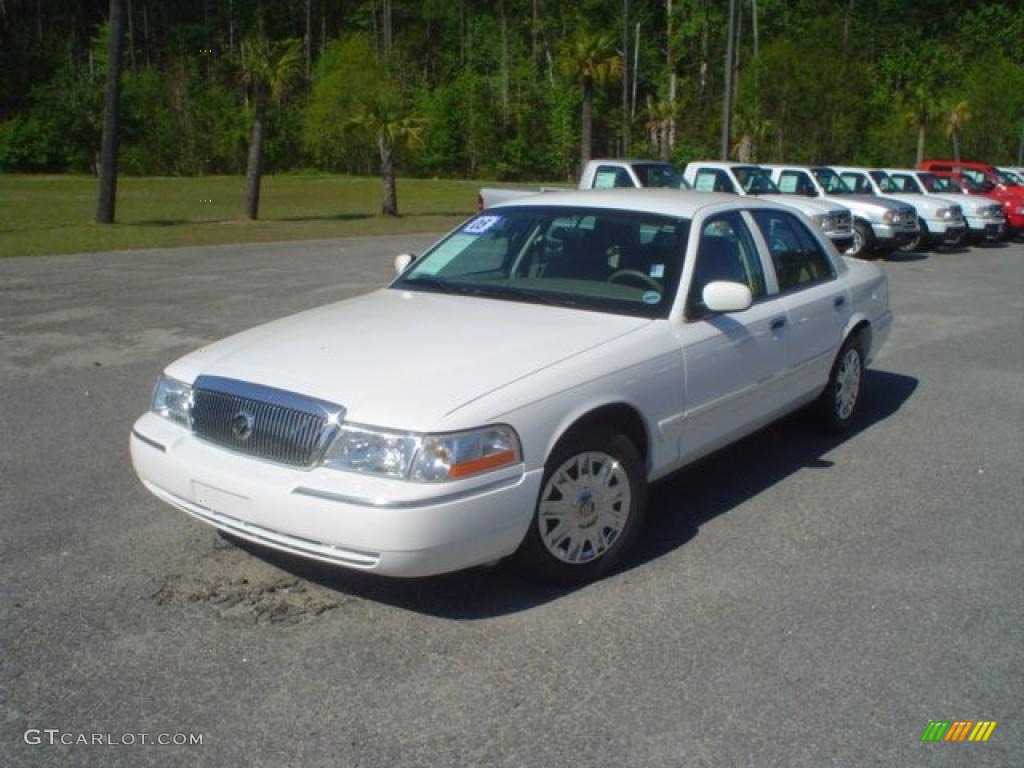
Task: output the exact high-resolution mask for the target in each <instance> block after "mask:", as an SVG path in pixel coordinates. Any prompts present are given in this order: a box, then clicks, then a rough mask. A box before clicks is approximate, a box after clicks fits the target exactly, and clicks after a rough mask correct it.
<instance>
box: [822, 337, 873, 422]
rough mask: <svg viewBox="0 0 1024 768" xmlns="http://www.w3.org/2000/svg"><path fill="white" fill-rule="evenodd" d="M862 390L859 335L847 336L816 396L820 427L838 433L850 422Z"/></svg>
mask: <svg viewBox="0 0 1024 768" xmlns="http://www.w3.org/2000/svg"><path fill="white" fill-rule="evenodd" d="M863 390H864V347H863V345H862V343H861V340H860V337H859V336H856V335H855V336H851V337H850V338H849V339H847V340H846V341H845V342H844V343H843V346H842V347H841V348H840V349H839V354H838V355H837V356H836V361H835V363H833V364H832V371H831V373H830V374H829V377H828V385H827V386H826V387H825V391H824V392H822V393H821V395H820V396H819V397H818V402H817V411H818V414H819V416H820V417H821V423H822V426H824V427H825V428H826V429H827V430H828V431H830V432H842V431H843V430H845V429H846V428H847V427H849V426H850V424H851V423H853V419H854V417H855V416H856V415H857V409H858V406H859V405H860V400H861V394H862V392H863Z"/></svg>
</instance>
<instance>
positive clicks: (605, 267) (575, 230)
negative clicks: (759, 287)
mask: <svg viewBox="0 0 1024 768" xmlns="http://www.w3.org/2000/svg"><path fill="white" fill-rule="evenodd" d="M689 228H690V222H689V220H687V219H680V218H676V217H670V216H661V215H657V214H652V213H637V212H633V211H616V210H608V209H603V208H561V207H557V206H550V207H544V206H522V207H520V206H516V207H515V208H498V209H492V210H490V211H487V212H485V213H483V214H480V215H478V216H476V217H474V218H472V219H470V220H469V221H468V222H466V223H465V224H463V225H462V226H461V227H459V228H458V229H457V230H455V231H454V232H453V233H452V234H450V235H448V237H446V238H445V239H444V240H442V241H441V242H440V243H438V244H437V245H435V246H434V247H433V248H431V249H430V250H429V251H428V252H427V253H426V254H424V256H423V257H422V258H420V259H419V260H417V261H416V262H414V264H413V266H412V267H411V268H410V269H409V270H408V271H407V272H406V273H405V274H403V275H402V276H401V277H400V278H399V279H398V280H396V281H395V282H394V283H392V285H391V287H392V288H398V289H401V290H412V291H428V292H431V293H455V294H461V295H466V296H479V297H486V298H491V299H500V300H503V301H522V302H531V303H540V304H554V305H558V306H564V307H573V308H576V309H586V310H593V311H597V312H610V313H615V314H624V315H637V316H640V317H666V316H667V315H668V311H669V308H670V307H671V306H672V302H673V301H674V300H675V295H676V289H677V288H678V285H679V277H680V275H681V274H682V269H683V258H684V254H685V250H686V237H687V235H688V233H689Z"/></svg>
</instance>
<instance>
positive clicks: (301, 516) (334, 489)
mask: <svg viewBox="0 0 1024 768" xmlns="http://www.w3.org/2000/svg"><path fill="white" fill-rule="evenodd" d="M130 444H131V456H132V463H133V465H134V467H135V471H136V472H137V473H138V475H139V478H140V479H141V480H142V482H143V484H144V485H145V486H146V488H147V489H149V490H150V491H151V492H152V493H153V494H154V495H156V496H157V497H158V498H160V499H161V500H163V501H165V502H167V503H168V504H171V505H172V506H174V507H177V508H178V509H181V510H183V511H185V512H187V513H188V514H190V515H192V516H193V517H195V518H196V519H198V520H201V521H203V522H205V523H208V524H210V525H213V526H215V527H217V528H219V529H221V530H223V531H227V532H229V533H232V534H234V535H236V536H239V537H240V538H243V539H246V540H248V541H252V542H255V543H257V544H261V545H264V546H268V547H272V548H273V549H277V550H281V551H284V552H289V553H291V554H295V555H299V556H302V557H307V558H311V559H315V560H321V561H324V562H328V563H333V564H335V565H340V566H344V567H347V568H355V569H358V570H363V571H372V572H374V573H378V574H381V575H385V576H401V577H417V576H429V575H433V574H438V573H446V572H449V571H456V570H461V569H463V568H469V567H471V566H474V565H480V564H482V563H487V562H490V561H493V560H495V559H498V558H501V557H504V556H506V555H510V554H512V552H514V551H515V550H516V548H517V547H518V546H519V543H520V542H521V541H522V539H523V536H524V535H525V533H526V531H527V528H528V526H529V525H530V521H531V520H532V518H533V510H534V506H535V505H536V502H537V495H538V493H539V492H540V483H541V479H542V475H543V470H542V469H535V470H530V471H524V469H523V467H521V466H520V467H510V468H508V469H505V470H501V471H499V472H494V473H488V474H486V475H482V476H479V477H476V478H471V479H467V480H463V481H458V482H453V483H445V484H436V485H428V484H418V483H410V482H404V481H398V480H385V479H381V478H374V477H369V476H363V475H358V474H355V473H350V472H339V471H336V470H331V469H323V468H315V469H311V470H302V469H295V468H292V467H285V466H280V465H277V464H271V463H267V462H263V461H258V460H254V459H251V458H248V457H245V456H241V455H238V454H234V453H231V452H230V451H225V450H223V449H221V448H219V447H217V446H214V445H211V444H209V443H205V442H204V441H202V440H199V439H197V438H196V437H194V436H193V435H192V434H191V433H190V432H188V431H187V430H185V429H182V428H181V427H179V426H177V425H175V424H172V423H170V422H167V421H166V420H165V419H162V418H160V417H159V416H156V415H155V414H152V413H148V414H145V415H143V416H142V417H140V418H139V419H138V421H136V423H135V426H134V427H133V429H132V436H131V439H130Z"/></svg>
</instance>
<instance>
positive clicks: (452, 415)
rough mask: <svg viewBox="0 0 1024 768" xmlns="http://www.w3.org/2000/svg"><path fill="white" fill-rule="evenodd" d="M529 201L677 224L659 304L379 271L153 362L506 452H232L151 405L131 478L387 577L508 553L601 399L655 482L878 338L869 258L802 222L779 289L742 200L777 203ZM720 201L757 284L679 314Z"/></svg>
mask: <svg viewBox="0 0 1024 768" xmlns="http://www.w3.org/2000/svg"><path fill="white" fill-rule="evenodd" d="M531 204H532V205H534V206H536V205H537V204H538V203H537V201H536V200H534V201H532V202H531V201H529V200H523V201H519V202H511V203H506V204H503V205H501V206H499V207H497V208H495V209H492V210H491V211H489V212H488V213H491V214H493V213H494V212H495V211H498V212H500V211H502V210H504V209H515V208H525V207H528V206H530V205H531ZM543 205H544V206H552V207H566V208H581V207H583V208H589V209H593V210H594V211H600V210H616V211H621V210H626V211H637V212H646V213H651V214H660V215H664V216H671V217H674V218H678V219H686V220H690V221H691V222H692V224H691V226H690V230H689V236H688V240H687V244H686V258H685V261H684V263H683V268H682V270H681V275H680V277H679V283H678V286H679V290H678V293H677V294H676V297H675V301H674V303H673V304H672V306H671V307H668V308H666V312H665V316H663V317H656V318H653V319H652V318H646V317H635V316H627V315H619V314H611V313H610V312H598V311H588V310H580V309H573V308H566V307H561V306H559V307H556V306H547V305H537V304H529V303H520V302H515V301H504V300H498V299H494V298H486V297H482V296H463V295H448V294H436V293H427V292H422V291H409V290H400V289H397V288H393V287H388V288H385V289H382V290H378V291H375V292H373V293H370V294H368V295H365V296H361V297H358V298H355V299H350V300H347V301H343V302H339V303H336V304H332V305H329V306H326V307H321V308H319V309H315V310H311V311H309V312H304V313H301V314H298V315H295V316H293V317H289V318H285V319H282V320H277V321H274V322H271V323H268V324H266V325H263V326H259V327H257V328H254V329H251V330H249V331H245V332H243V333H240V334H238V335H236V336H232V337H229V338H227V339H224V340H223V341H220V342H216V343H214V344H211V345H209V346H207V347H204V348H203V350H200V351H196V352H193V353H192V354H190V355H187V356H185V357H183V358H182V359H180V360H178V361H176V362H174V363H172V364H171V365H169V366H168V367H167V369H166V374H167V375H169V376H172V377H174V378H175V379H178V380H180V381H182V382H184V383H185V384H192V383H193V382H195V381H196V379H197V377H199V376H217V377H224V378H231V379H238V380H241V381H243V382H249V383H251V384H256V385H261V386H265V387H273V388H275V389H277V390H286V391H287V392H288V393H291V394H289V397H291V396H303V397H310V398H316V399H318V400H323V401H328V402H330V403H337V404H339V405H342V406H344V408H345V413H344V416H343V418H344V423H346V424H348V423H353V424H365V425H372V426H373V427H376V428H386V429H389V430H394V431H396V432H406V431H417V432H438V433H447V432H451V431H453V430H460V429H464V428H475V427H481V426H485V425H495V424H500V425H508V426H510V427H512V428H513V429H514V430H515V432H516V434H517V435H518V437H519V440H520V443H521V447H522V451H521V462H519V463H517V464H515V465H514V466H503V467H502V468H500V469H497V470H494V471H490V472H482V473H480V474H477V475H473V476H469V477H465V478H457V479H454V480H449V481H445V482H437V483H421V482H414V481H411V480H407V479H392V478H386V477H381V476H375V475H370V474H363V473H359V472H354V471H341V470H337V469H333V468H328V467H326V466H322V465H317V466H313V467H312V468H304V467H294V466H287V465H283V464H279V463H275V462H273V461H268V460H264V459H257V458H252V457H250V456H248V455H244V454H240V453H235V452H233V451H231V450H228V449H226V448H223V447H221V446H220V445H217V444H214V443H211V442H208V441H206V440H204V439H201V438H199V437H198V436H197V435H196V434H194V433H193V432H192V431H191V430H190V429H189V428H188V427H187V426H184V425H182V424H180V423H177V422H173V421H170V420H168V419H167V418H165V417H163V416H161V415H158V414H157V413H155V412H153V411H150V412H148V413H146V414H144V415H143V416H141V417H140V418H139V419H138V421H137V422H136V423H135V425H134V427H133V429H132V434H131V438H130V447H131V455H132V461H133V464H134V467H135V470H136V472H137V473H138V475H139V476H140V478H141V479H142V481H143V483H144V484H145V486H146V487H147V488H148V489H149V490H151V491H152V492H153V493H154V494H155V495H157V496H158V497H159V498H161V499H163V500H164V501H166V502H168V503H169V504H171V505H173V506H175V507H177V508H179V509H182V510H184V511H186V512H188V513H189V514H191V515H193V516H194V517H196V518H198V519H200V520H202V521H204V522H206V523H209V524H211V525H214V526H216V527H218V528H220V529H222V530H225V531H228V532H230V533H232V534H234V535H237V536H239V537H241V538H243V539H248V540H251V541H254V542H257V543H260V544H263V545H266V546H269V547H272V548H276V549H280V550H283V551H287V552H291V553H295V554H299V555H301V556H304V557H309V558H314V559H319V560H323V561H326V562H330V563H334V564H338V565H342V566H346V567H350V568H356V569H361V570H366V571H371V572H375V573H379V574H384V575H392V576H423V575H428V574H435V573H441V572H446V571H451V570H457V569H461V568H466V567H470V566H473V565H478V564H482V563H486V562H489V561H492V560H494V559H496V558H501V557H504V556H506V555H509V554H511V553H513V552H514V551H515V550H516V549H517V547H518V546H519V544H520V542H521V541H522V540H523V537H524V535H525V533H526V531H527V528H528V526H529V525H530V524H531V521H532V520H533V513H534V509H535V505H536V504H537V499H538V494H539V492H540V487H541V482H542V478H543V473H544V468H545V462H546V461H547V460H548V457H549V456H550V455H551V452H552V450H553V448H554V447H555V445H556V443H557V442H558V440H559V438H560V437H561V436H562V435H564V434H565V433H566V431H567V430H568V429H570V427H571V426H572V425H573V424H574V423H576V422H577V421H578V420H579V419H580V418H582V417H585V416H587V415H588V414H591V413H593V412H594V411H595V410H596V409H598V408H601V407H602V406H608V405H612V404H617V405H625V406H627V407H629V408H631V409H633V411H634V412H635V413H637V414H639V416H640V418H641V419H642V423H643V427H644V431H645V433H646V441H647V445H646V446H645V448H646V456H647V459H646V463H647V467H646V471H647V476H648V479H649V480H652V481H653V480H656V479H658V478H660V477H663V476H665V475H667V474H669V473H670V472H672V471H674V470H676V469H678V468H680V467H682V466H684V465H686V464H687V463H689V462H691V461H693V460H694V459H696V458H698V457H700V456H703V455H705V454H707V453H709V452H711V451H713V450H715V449H717V448H718V447H720V446H722V445H725V444H727V443H729V442H731V441H733V440H735V439H737V438H739V437H741V436H743V435H746V434H749V433H750V432H752V431H754V430H756V429H758V428H759V427H761V426H762V425H764V424H766V423H768V422H769V421H771V420H773V419H775V418H777V417H778V416H780V415H782V414H784V413H786V412H789V411H792V410H794V409H795V408H798V407H800V406H802V405H804V404H806V403H808V402H810V401H812V400H814V399H815V398H816V397H817V396H818V395H819V394H820V393H821V391H822V390H823V388H824V387H825V384H826V382H827V380H828V375H829V371H830V368H831V366H832V363H833V360H834V359H835V357H836V354H837V351H838V349H839V347H840V345H841V344H842V342H843V340H844V339H845V338H846V337H847V336H848V335H849V334H850V333H851V332H852V331H853V330H854V329H855V328H859V327H860V326H862V325H864V324H866V325H868V326H869V327H870V333H869V334H868V335H867V336H866V337H865V356H866V361H869V360H870V359H871V358H872V357H873V355H874V354H875V353H876V351H877V350H878V348H879V347H880V346H881V345H882V343H883V342H884V340H885V339H886V337H887V334H888V331H889V328H890V326H891V321H892V314H891V312H890V311H889V302H888V293H887V283H886V278H885V275H884V273H883V272H882V271H881V270H879V269H878V268H877V267H875V266H874V265H871V264H868V263H865V262H860V261H857V260H852V259H845V258H844V257H841V256H839V255H837V254H836V253H835V251H834V249H831V248H829V247H826V245H825V244H826V243H827V240H825V239H824V237H823V236H822V235H821V234H820V232H819V231H818V230H817V228H816V227H814V226H813V225H812V224H811V223H810V222H808V221H806V220H804V224H805V225H806V227H807V229H808V231H809V232H810V233H811V234H812V236H813V237H815V238H816V239H817V240H818V243H819V244H820V245H821V246H822V250H823V252H824V253H825V254H827V257H828V259H829V260H831V262H832V268H833V275H832V276H831V277H830V278H828V279H825V280H822V281H819V282H817V283H814V284H811V285H809V286H807V287H804V288H802V289H794V290H790V291H788V292H785V293H780V292H779V285H778V281H777V279H776V277H775V272H774V269H773V268H772V260H771V255H770V253H769V250H768V245H767V243H766V242H765V240H764V238H763V237H762V236H761V235H760V233H759V232H758V230H757V227H756V226H755V225H754V220H753V218H752V217H751V214H750V213H749V212H750V211H756V210H759V209H764V210H767V211H782V210H788V209H786V208H785V207H784V206H779V205H773V204H768V203H764V202H761V201H758V200H756V199H748V198H738V197H736V196H733V195H719V194H710V193H701V194H696V193H690V192H679V191H665V190H651V191H647V190H612V191H602V192H571V193H566V194H556V193H552V194H550V195H546V196H545V197H544V200H543ZM731 211H744V213H742V214H741V215H742V217H743V219H744V221H745V222H746V224H747V225H748V226H749V228H750V231H751V233H752V236H753V239H754V241H755V245H756V248H757V252H758V257H759V258H760V262H761V265H762V267H763V269H764V271H765V278H766V283H767V295H766V296H764V297H763V298H761V299H760V300H758V301H755V302H754V303H753V304H752V305H751V306H750V307H749V308H747V309H745V310H743V311H738V312H734V313H729V314H711V315H707V316H704V317H702V318H700V319H696V320H691V319H687V318H686V317H685V315H684V305H685V302H686V296H687V290H688V287H689V283H690V281H691V279H692V277H693V272H694V261H695V256H694V253H695V249H696V247H697V242H698V239H699V233H700V231H701V229H702V227H703V225H704V223H705V222H706V221H707V220H708V218H709V217H712V216H716V215H718V214H723V213H727V212H731ZM788 212H789V213H790V214H791V215H794V216H796V217H798V218H799V217H800V214H799V213H795V214H794V213H793V212H792V211H788Z"/></svg>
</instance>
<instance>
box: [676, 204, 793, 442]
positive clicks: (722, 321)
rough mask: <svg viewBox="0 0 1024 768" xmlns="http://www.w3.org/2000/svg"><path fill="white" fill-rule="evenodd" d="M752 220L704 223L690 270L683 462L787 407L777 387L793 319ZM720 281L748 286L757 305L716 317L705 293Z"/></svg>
mask: <svg viewBox="0 0 1024 768" xmlns="http://www.w3.org/2000/svg"><path fill="white" fill-rule="evenodd" d="M748 222H749V220H748V219H746V218H745V217H744V216H743V214H741V213H740V212H739V211H731V212H728V213H722V214H712V215H710V216H709V217H708V218H706V219H704V220H703V222H700V223H698V226H699V232H698V233H696V235H695V236H696V238H697V247H696V250H695V255H694V258H693V259H692V260H691V261H692V263H691V264H689V265H687V267H686V269H685V272H686V274H685V275H684V281H685V282H684V285H685V286H687V294H686V297H685V302H686V304H685V319H684V321H683V322H682V323H680V324H679V325H678V333H679V338H680V343H681V345H682V348H683V360H684V377H685V382H684V386H685V405H684V418H683V422H682V424H683V428H682V429H681V431H680V444H679V450H680V455H681V457H682V458H683V459H686V458H691V457H694V456H696V455H700V454H702V453H706V452H708V451H709V450H713V449H714V448H715V447H717V446H719V445H722V444H724V443H725V442H728V441H729V440H730V439H732V438H734V437H736V436H738V435H740V434H742V433H744V432H748V431H751V430H753V429H755V428H756V427H757V426H759V425H760V424H763V423H764V422H765V421H767V420H768V419H769V418H770V417H771V416H772V415H773V414H774V413H776V412H777V411H778V408H779V406H780V405H781V404H782V403H783V402H784V398H783V397H782V396H781V395H780V393H779V391H778V386H777V382H778V380H779V379H780V378H781V377H782V375H783V374H784V372H785V369H786V366H787V351H786V349H787V345H786V337H787V334H788V332H789V329H788V319H787V317H786V312H785V309H784V307H783V306H782V304H781V303H780V302H779V301H778V300H777V299H776V298H775V297H774V296H772V295H771V292H772V291H773V290H774V278H771V277H770V276H769V275H767V273H766V271H765V261H764V259H762V257H761V254H760V253H759V251H758V248H757V245H756V243H755V240H754V238H753V237H752V236H751V231H750V229H749V223H748ZM715 280H725V281H731V282H739V283H743V284H744V285H746V286H747V287H748V288H750V292H751V294H752V296H753V297H754V302H753V304H752V305H751V306H750V307H749V308H748V309H746V310H744V311H742V312H731V313H714V312H710V311H709V310H708V309H707V307H706V306H705V305H704V303H703V299H702V296H701V293H702V291H703V288H704V286H705V285H707V284H708V283H709V282H712V281H715Z"/></svg>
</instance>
